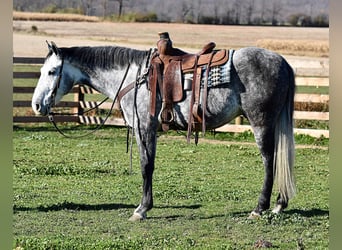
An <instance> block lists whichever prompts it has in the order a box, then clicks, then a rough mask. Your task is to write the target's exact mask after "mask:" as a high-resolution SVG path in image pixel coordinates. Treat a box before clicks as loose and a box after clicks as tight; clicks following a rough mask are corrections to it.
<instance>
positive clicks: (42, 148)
mask: <svg viewBox="0 0 342 250" xmlns="http://www.w3.org/2000/svg"><path fill="white" fill-rule="evenodd" d="M62 128H63V129H65V130H66V131H67V132H68V133H72V134H80V133H82V132H84V130H88V129H91V127H85V126H79V127H70V126H64V127H62ZM207 137H209V139H210V138H213V137H214V135H213V134H210V133H207ZM215 139H219V140H225V141H227V143H224V144H223V143H214V144H213V143H208V142H206V141H205V140H202V141H201V140H200V143H199V145H198V146H195V145H194V144H190V145H188V144H187V143H186V140H185V139H183V138H182V139H180V138H179V137H175V136H174V132H172V133H169V134H168V135H167V136H161V137H160V138H159V143H158V150H157V157H156V170H155V174H154V199H155V207H154V208H153V209H152V210H151V211H150V212H149V213H148V219H147V220H145V221H143V222H139V223H131V222H128V218H129V217H130V215H131V214H132V212H133V210H134V208H135V207H136V206H137V205H138V203H139V201H140V198H141V174H140V167H139V156H138V153H137V150H136V147H134V150H133V173H132V174H130V167H129V154H125V149H126V142H125V141H126V131H125V129H119V128H113V127H106V128H104V129H101V130H100V131H98V132H97V133H96V136H94V135H93V136H89V137H86V138H83V139H77V140H76V139H65V138H62V137H61V136H60V135H59V134H57V133H56V132H55V131H54V130H53V129H52V128H51V126H41V127H28V126H25V127H15V128H14V132H13V146H14V150H13V152H14V153H13V158H14V167H13V190H14V205H13V206H14V207H13V211H14V215H13V220H14V222H13V233H14V242H13V248H15V247H22V248H23V249H252V248H253V246H254V244H255V242H256V241H258V240H265V241H269V242H271V243H272V245H273V248H277V249H296V248H297V246H298V245H304V246H305V249H327V248H328V244H329V240H328V236H329V233H328V230H329V200H328V198H329V185H328V176H329V170H328V158H329V157H328V150H327V148H326V146H327V144H328V140H327V139H322V138H321V139H314V138H311V137H307V136H300V137H296V142H297V144H306V145H307V146H312V145H318V146H321V147H323V148H300V149H297V150H296V170H295V171H296V181H297V187H298V194H297V196H296V197H295V198H294V199H293V200H291V202H290V205H289V208H288V209H287V210H286V211H285V212H284V213H282V214H280V215H273V214H271V213H270V212H266V213H265V214H264V216H263V217H262V218H261V219H259V220H248V219H247V216H248V214H249V212H250V211H251V210H252V209H253V208H254V207H255V206H256V202H257V199H258V195H259V191H260V188H261V183H262V180H263V167H262V161H261V157H260V155H259V151H258V149H257V147H256V146H254V144H251V145H250V144H243V143H241V142H245V141H247V142H254V139H253V137H252V136H251V133H243V134H240V135H233V134H223V133H222V134H221V133H220V134H216V135H215ZM228 142H229V143H228ZM274 199H275V194H274V196H273V200H272V201H274Z"/></svg>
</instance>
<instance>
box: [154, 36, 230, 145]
mask: <svg viewBox="0 0 342 250" xmlns="http://www.w3.org/2000/svg"><path fill="white" fill-rule="evenodd" d="M159 36H160V39H159V41H158V42H157V48H158V51H157V53H156V54H155V55H154V57H153V59H152V61H151V71H150V81H149V82H150V91H151V98H150V114H151V115H152V116H155V109H156V106H155V105H156V91H157V86H158V87H159V91H160V93H161V96H162V101H163V102H162V109H161V112H160V117H159V119H160V120H161V123H162V128H163V130H164V131H167V130H168V129H169V125H170V124H171V123H172V122H173V121H174V113H173V104H174V103H177V102H180V101H182V100H183V97H184V88H183V80H184V74H185V73H189V72H190V73H191V72H192V73H193V79H192V82H191V90H192V92H191V98H190V99H191V101H190V106H189V113H190V114H192V115H189V120H188V141H189V137H190V133H191V130H192V127H193V126H194V127H195V128H196V127H198V126H196V123H197V124H199V123H202V130H203V132H204V130H205V120H204V115H205V111H206V109H205V107H206V97H207V80H208V74H209V69H210V67H213V66H218V65H222V64H224V63H226V62H227V61H228V52H227V50H214V48H215V46H216V44H215V43H214V42H210V43H208V44H206V45H205V46H204V47H203V48H202V50H201V51H200V52H199V53H197V54H191V53H187V52H185V51H183V50H181V49H178V48H174V47H173V46H172V41H171V39H170V36H169V33H168V32H162V33H159ZM205 66H206V79H205V86H204V91H203V95H202V103H201V105H202V117H200V116H199V114H198V109H199V103H200V100H199V99H200V92H201V75H202V69H203V68H204V67H205ZM196 143H197V141H196Z"/></svg>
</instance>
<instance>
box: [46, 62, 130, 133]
mask: <svg viewBox="0 0 342 250" xmlns="http://www.w3.org/2000/svg"><path fill="white" fill-rule="evenodd" d="M129 68H130V64H128V65H127V68H126V71H125V74H124V76H123V78H122V81H121V83H120V86H119V89H118V91H117V93H116V95H115V97H114V99H113V102H112V105H111V107H110V110H109V111H108V113H107V115H106V117H105V119H104V120H103V121H102V122H101V123H100V124H99V125H97V126H96V128H95V129H93V130H92V131H89V132H87V133H85V134H82V135H77V136H72V135H67V134H65V133H64V132H63V131H62V130H61V129H60V128H59V127H58V126H57V124H56V122H55V120H54V115H55V114H56V113H54V112H50V113H49V115H48V117H49V121H50V122H51V123H52V124H53V126H54V127H55V129H56V130H57V131H58V132H59V133H60V134H61V135H62V136H64V137H66V138H70V139H77V138H82V137H85V136H88V135H90V134H93V133H95V132H96V131H97V130H99V129H100V128H101V127H102V126H103V125H104V124H105V123H106V121H107V120H108V118H109V116H110V114H111V113H112V111H113V108H114V104H115V101H116V99H117V97H118V94H119V92H120V90H121V88H122V85H123V83H124V82H125V80H126V77H127V74H128V71H129ZM56 92H57V91H56ZM108 99H109V97H107V98H106V99H105V100H103V101H102V102H101V103H100V104H99V105H101V104H102V103H104V102H105V101H106V100H108ZM99 105H98V106H99ZM98 106H97V107H98ZM95 108H96V107H94V108H92V109H95ZM89 111H90V110H88V111H87V112H89Z"/></svg>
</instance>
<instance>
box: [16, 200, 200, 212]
mask: <svg viewBox="0 0 342 250" xmlns="http://www.w3.org/2000/svg"><path fill="white" fill-rule="evenodd" d="M136 207H137V205H132V204H121V203H109V204H94V205H88V204H78V203H74V202H67V201H64V202H62V203H57V204H53V205H45V206H44V205H41V206H38V207H20V206H16V205H14V207H13V211H14V213H15V212H23V211H38V212H49V211H61V210H76V211H77V210H78V211H99V210H117V209H125V208H127V209H128V208H129V209H134V208H136ZM200 207H201V205H179V206H178V205H176V206H172V205H170V206H169V205H165V206H164V205H161V206H155V207H154V208H160V209H163V208H175V209H178V208H179V209H198V208H200Z"/></svg>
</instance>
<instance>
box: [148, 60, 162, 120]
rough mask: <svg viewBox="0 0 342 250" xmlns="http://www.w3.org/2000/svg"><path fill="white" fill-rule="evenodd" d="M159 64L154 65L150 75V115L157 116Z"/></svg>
mask: <svg viewBox="0 0 342 250" xmlns="http://www.w3.org/2000/svg"><path fill="white" fill-rule="evenodd" d="M158 74H160V72H159V64H157V63H153V64H152V67H151V72H150V75H149V89H150V93H151V96H150V115H151V116H152V117H154V116H155V115H156V99H157V81H158Z"/></svg>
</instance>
